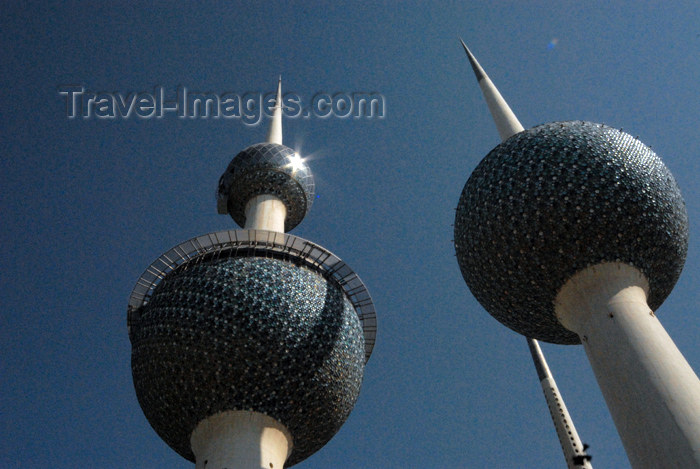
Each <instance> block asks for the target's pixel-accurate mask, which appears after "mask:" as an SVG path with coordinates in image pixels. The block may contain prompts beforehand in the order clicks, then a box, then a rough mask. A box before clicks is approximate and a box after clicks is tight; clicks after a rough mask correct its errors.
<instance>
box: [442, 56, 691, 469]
mask: <svg viewBox="0 0 700 469" xmlns="http://www.w3.org/2000/svg"><path fill="white" fill-rule="evenodd" d="M465 50H466V51H467V55H468V56H469V60H470V62H471V64H472V68H473V69H474V72H475V74H476V76H477V79H478V81H479V86H480V87H481V89H482V92H483V93H484V96H485V98H486V102H487V104H488V106H489V109H490V111H491V114H492V115H493V117H494V120H495V121H496V125H497V127H498V131H499V134H500V136H501V139H502V140H503V141H502V143H501V144H500V145H498V146H496V147H495V148H494V149H493V150H492V151H491V152H490V153H489V154H488V155H487V156H486V157H485V158H484V159H483V160H482V161H481V162H480V163H479V165H478V166H477V167H476V169H475V170H474V171H473V173H472V174H471V176H470V177H469V179H468V181H467V183H466V185H465V186H464V189H463V191H462V195H461V197H460V200H459V204H458V207H457V213H456V218H455V230H454V231H455V236H454V239H455V249H456V252H457V260H458V262H459V266H460V269H461V271H462V275H463V277H464V280H465V281H466V283H467V285H468V286H469V289H470V290H471V292H472V294H473V295H474V296H475V297H476V299H477V300H478V301H479V303H481V305H482V306H483V307H484V308H485V309H486V310H487V311H488V312H489V313H490V314H491V315H492V316H494V317H495V318H496V319H497V320H499V321H500V322H501V323H503V324H505V325H506V326H508V327H509V328H511V329H513V330H514V331H516V332H518V333H520V334H522V335H524V336H526V337H531V338H533V339H539V340H544V341H547V342H553V343H558V344H578V343H582V344H583V347H584V350H585V351H586V355H587V356H588V360H589V362H590V364H591V367H592V369H593V372H594V374H595V376H596V379H597V381H598V384H599V386H600V389H601V391H602V394H603V397H604V398H605V401H606V404H607V406H608V409H609V410H610V414H611V415H612V418H613V421H614V422H615V426H616V427H617V431H618V433H619V435H620V438H621V440H622V443H623V445H624V447H625V450H626V452H627V456H628V458H629V460H630V462H631V464H632V466H633V467H635V468H650V469H651V468H654V469H659V468H669V469H671V468H674V469H675V468H684V469H689V468H700V380H698V377H697V375H696V374H695V373H694V371H693V370H692V369H691V367H690V365H689V364H688V362H687V361H686V360H685V358H684V357H683V355H682V354H681V352H680V351H679V350H678V348H677V347H676V345H675V344H674V342H673V341H672V340H671V338H670V337H669V335H668V333H667V332H666V331H665V329H664V328H663V326H662V325H661V323H660V322H659V319H658V318H657V317H656V313H655V310H656V309H657V308H658V307H659V306H660V305H661V304H662V303H663V301H664V300H665V299H666V297H667V296H668V295H669V294H670V293H671V290H672V289H673V287H674V285H675V283H676V281H677V280H678V277H679V276H680V273H681V270H682V269H683V264H684V263H685V257H686V251H687V248H688V216H687V213H686V208H685V203H684V201H683V198H682V196H681V193H680V190H679V189H678V186H677V184H676V181H675V180H674V178H673V175H672V174H671V173H670V171H669V170H668V168H666V166H665V165H664V163H663V162H662V161H661V159H660V158H659V157H658V156H657V155H656V154H655V153H654V152H653V151H652V150H651V149H650V148H649V147H648V146H647V145H644V144H643V143H642V142H640V141H639V140H638V139H637V138H635V137H633V136H631V135H629V134H626V133H624V132H622V131H620V130H617V129H614V128H611V127H608V126H605V125H601V124H595V123H591V122H581V121H576V122H553V123H548V124H542V125H539V126H536V127H533V128H531V129H527V130H525V129H523V127H522V126H521V125H520V122H518V119H517V118H516V117H515V115H514V114H513V112H512V111H511V110H510V108H509V107H508V105H507V104H506V103H505V101H504V100H503V98H502V97H501V95H500V93H498V91H497V90H496V88H495V87H494V86H493V83H491V80H489V78H488V77H487V76H486V74H485V73H484V71H483V69H482V68H481V67H480V66H479V64H478V63H477V62H476V59H474V57H473V56H472V54H471V53H470V52H469V50H468V49H466V46H465Z"/></svg>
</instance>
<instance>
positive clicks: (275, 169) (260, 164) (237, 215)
mask: <svg viewBox="0 0 700 469" xmlns="http://www.w3.org/2000/svg"><path fill="white" fill-rule="evenodd" d="M265 194H269V195H274V196H276V197H278V198H279V199H280V200H281V201H282V202H283V203H284V205H285V207H286V208H287V218H286V219H285V223H284V225H285V231H289V230H291V229H293V228H294V227H295V226H297V225H298V224H299V223H301V221H302V220H303V219H304V217H305V216H306V214H307V213H308V212H309V210H310V209H311V204H312V203H313V196H314V178H313V175H312V174H311V169H310V168H309V167H308V166H307V165H306V164H305V163H304V162H302V161H301V159H300V158H299V157H298V155H297V154H296V153H295V152H294V150H292V149H291V148H289V147H286V146H284V145H279V144H277V143H257V144H255V145H251V146H249V147H248V148H246V149H244V150H243V151H241V152H240V153H238V155H236V156H235V157H234V158H233V160H232V161H231V163H230V164H229V165H228V168H226V171H225V172H224V174H223V175H222V176H221V178H220V180H219V187H218V190H217V201H218V206H219V213H229V214H230V215H231V218H233V220H234V221H235V222H236V223H238V224H239V225H240V226H245V222H246V215H245V207H246V204H247V203H248V202H249V201H250V200H251V199H252V198H253V197H255V196H258V195H265Z"/></svg>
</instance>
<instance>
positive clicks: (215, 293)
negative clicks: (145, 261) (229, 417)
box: [130, 252, 365, 466]
mask: <svg viewBox="0 0 700 469" xmlns="http://www.w3.org/2000/svg"><path fill="white" fill-rule="evenodd" d="M130 317H131V319H130V338H131V343H132V372H133V378H134V385H135V388H136V393H137V396H138V400H139V403H140V404H141V407H142V409H143V411H144V413H145V415H146V417H147V418H148V421H149V422H150V423H151V425H152V426H153V428H154V429H155V431H156V432H157V433H158V434H159V435H160V436H161V438H162V439H163V440H164V441H165V442H166V443H167V444H168V445H170V446H171V447H172V448H173V449H174V450H175V451H177V452H178V453H179V454H180V455H182V456H183V457H185V458H187V459H189V460H192V461H193V460H194V455H193V454H192V451H191V448H190V435H191V433H192V431H193V430H194V429H195V427H196V426H197V424H198V423H199V422H200V421H201V420H203V419H205V418H207V417H209V416H211V415H214V414H216V413H218V412H222V411H227V410H251V411H255V412H260V413H262V414H265V415H268V416H270V417H272V418H274V419H275V420H277V421H278V422H280V423H281V424H282V425H284V426H285V427H286V428H287V429H288V430H289V432H290V433H291V435H292V437H293V445H294V446H293V451H292V453H291V455H290V457H289V459H288V462H287V466H291V465H293V464H295V463H297V462H299V461H301V460H303V459H305V458H306V457H308V456H310V455H311V454H313V453H314V452H315V451H317V450H318V449H320V448H321V447H322V446H323V445H324V444H325V443H326V442H327V441H328V440H330V438H331V437H332V436H333V435H334V434H335V433H336V432H337V431H338V430H339V429H340V427H341V425H342V424H343V423H344V422H345V420H346V419H347V417H348V415H349V414H350V411H351V410H352V408H353V406H354V404H355V401H356V399H357V397H358V394H359V392H360V385H361V382H362V376H363V372H364V364H365V344H364V338H363V331H362V327H361V324H360V320H359V319H358V315H357V313H356V311H355V308H354V307H353V305H352V303H351V302H350V301H349V300H348V297H347V296H346V295H345V293H344V291H343V289H342V288H341V287H340V286H339V285H338V284H337V283H336V282H335V281H334V280H333V279H329V278H327V276H324V275H321V274H320V273H318V272H316V271H314V270H311V269H310V268H307V267H303V266H299V265H296V264H294V263H292V262H289V261H287V260H282V259H275V258H264V257H236V255H235V254H233V255H232V254H231V253H221V252H214V253H209V254H204V255H201V256H199V257H197V258H195V259H193V260H190V261H188V262H186V263H184V264H183V265H180V266H179V267H177V268H176V269H175V270H174V271H173V272H171V273H169V274H168V275H166V276H165V278H164V279H163V280H162V281H161V282H160V283H159V284H158V285H157V286H156V287H155V289H154V291H153V293H152V296H151V297H150V300H149V301H148V303H146V304H145V305H144V306H142V307H140V308H139V309H138V310H137V311H135V313H134V314H131V316H130Z"/></svg>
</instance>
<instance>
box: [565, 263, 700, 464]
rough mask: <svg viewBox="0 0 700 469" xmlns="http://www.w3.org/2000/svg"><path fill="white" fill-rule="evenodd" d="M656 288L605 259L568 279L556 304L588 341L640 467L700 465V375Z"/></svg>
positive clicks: (625, 441) (570, 326)
mask: <svg viewBox="0 0 700 469" xmlns="http://www.w3.org/2000/svg"><path fill="white" fill-rule="evenodd" d="M648 291H649V286H648V282H647V280H646V278H645V277H644V275H642V274H641V272H639V270H637V269H635V268H634V267H631V266H629V265H626V264H622V263H605V264H600V265H597V266H594V267H590V268H588V269H585V270H583V271H581V272H578V273H577V274H576V275H574V276H573V277H572V278H571V279H570V280H569V281H568V282H567V283H566V284H565V285H564V287H563V288H562V289H561V290H560V292H559V294H558V295H557V298H556V300H555V310H556V313H557V317H558V318H559V321H560V322H561V324H562V325H564V327H566V328H567V329H570V330H572V331H574V332H576V333H577V334H578V335H579V337H580V338H581V341H582V342H583V345H584V348H585V350H586V354H587V355H588V359H589V361H590V363H591V367H592V368H593V371H594V373H595V376H596V379H597V380H598V384H599V385H600V389H601V391H602V393H603V397H604V398H605V401H606V403H607V405H608V408H609V410H610V414H611V415H612V418H613V421H614V422H615V426H616V427H617V431H618V433H619V434H620V438H621V439H622V443H623V445H624V447H625V450H626V452H627V457H628V458H629V460H630V463H631V464H632V467H634V468H636V469H638V468H649V469H661V468H669V469H677V468H681V467H682V468H685V469H688V468H700V380H698V377H697V376H696V375H695V373H694V372H693V370H692V368H691V367H690V365H689V364H688V362H687V361H686V360H685V358H684V357H683V355H682V354H681V353H680V351H679V350H678V348H677V347H676V345H675V344H674V343H673V341H672V340H671V338H670V337H669V335H668V334H667V333H666V330H665V329H664V328H663V326H662V325H661V323H660V322H659V321H658V319H657V318H656V316H655V314H654V313H653V312H652V311H651V310H650V309H649V306H648V305H647V302H646V299H647V295H648Z"/></svg>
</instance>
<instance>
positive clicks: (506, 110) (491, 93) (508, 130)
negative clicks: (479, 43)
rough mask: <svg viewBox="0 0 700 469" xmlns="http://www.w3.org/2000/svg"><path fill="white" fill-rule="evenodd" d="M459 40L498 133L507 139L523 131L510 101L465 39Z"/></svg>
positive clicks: (502, 138) (503, 138)
mask: <svg viewBox="0 0 700 469" xmlns="http://www.w3.org/2000/svg"><path fill="white" fill-rule="evenodd" d="M459 41H460V42H461V43H462V47H464V52H466V53H467V57H468V58H469V63H470V64H471V66H472V69H473V70H474V75H476V79H477V81H478V82H479V87H480V88H481V92H482V93H483V95H484V99H486V104H487V105H488V107H489V111H491V115H492V116H493V120H494V122H495V123H496V128H497V129H498V134H499V135H500V136H501V140H503V141H505V140H507V139H508V138H509V137H511V136H513V135H515V134H517V133H518V132H522V131H523V130H524V128H523V126H522V125H521V124H520V121H518V118H517V117H515V114H514V113H513V111H511V109H510V107H509V106H508V103H506V101H505V99H503V96H501V93H499V92H498V89H496V86H495V85H494V84H493V82H492V81H491V79H490V78H489V77H488V75H486V72H484V69H483V68H481V65H479V62H477V61H476V58H474V56H473V55H472V53H471V51H470V50H469V48H468V47H467V45H466V44H465V43H464V41H463V40H462V39H460V40H459Z"/></svg>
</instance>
